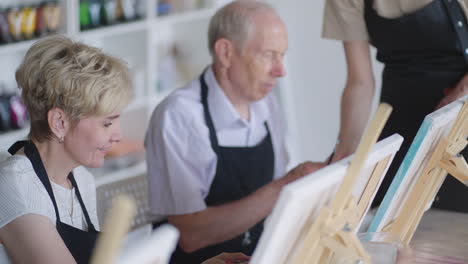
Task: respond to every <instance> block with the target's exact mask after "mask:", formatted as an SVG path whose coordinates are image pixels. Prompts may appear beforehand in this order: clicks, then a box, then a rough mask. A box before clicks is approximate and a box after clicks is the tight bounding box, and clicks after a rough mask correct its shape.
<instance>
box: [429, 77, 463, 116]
mask: <svg viewBox="0 0 468 264" xmlns="http://www.w3.org/2000/svg"><path fill="white" fill-rule="evenodd" d="M444 93H445V96H444V98H442V100H441V101H440V103H439V104H438V105H437V106H436V107H435V109H439V108H441V107H443V106H445V105H447V104H449V103H451V102H453V101H455V100H457V99H458V98H461V97H463V96H465V95H467V94H468V73H467V74H465V76H464V77H463V78H462V79H461V80H460V81H459V82H458V84H457V85H456V86H455V87H453V88H448V89H445V90H444Z"/></svg>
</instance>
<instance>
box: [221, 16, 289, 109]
mask: <svg viewBox="0 0 468 264" xmlns="http://www.w3.org/2000/svg"><path fill="white" fill-rule="evenodd" d="M253 21H254V25H253V26H252V30H251V32H250V35H249V38H248V39H247V40H246V42H245V44H244V46H243V47H241V48H239V49H234V52H233V56H232V60H231V67H230V69H229V70H228V75H229V79H230V80H231V82H232V83H233V84H234V87H235V90H236V92H237V96H236V97H237V98H238V99H240V100H241V102H243V103H251V102H254V101H258V100H260V99H262V98H264V97H265V96H267V95H268V94H269V93H270V92H271V91H272V89H273V87H274V86H275V85H276V79H277V78H279V77H282V76H284V75H285V70H284V66H283V57H284V54H285V52H286V50H287V48H288V36H287V32H286V26H285V25H284V23H283V22H282V21H281V20H280V18H278V17H277V16H276V15H274V14H270V13H265V14H263V13H262V14H259V15H257V16H255V17H254V19H253ZM241 49H242V50H241Z"/></svg>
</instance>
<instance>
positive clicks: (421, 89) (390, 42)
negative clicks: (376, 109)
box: [365, 0, 468, 212]
mask: <svg viewBox="0 0 468 264" xmlns="http://www.w3.org/2000/svg"><path fill="white" fill-rule="evenodd" d="M365 20H366V25H367V30H368V33H369V37H370V42H371V44H372V45H373V46H375V47H376V48H377V60H379V61H381V62H383V63H384V64H385V68H384V71H383V75H382V93H381V97H380V99H381V101H383V102H387V103H389V104H390V105H392V106H393V112H392V114H391V115H390V119H389V121H388V123H387V125H386V126H385V128H384V131H383V132H382V135H381V138H385V137H387V136H390V135H392V134H394V133H399V134H401V135H402V136H403V137H404V142H403V145H402V147H401V148H400V151H399V152H398V153H397V155H396V156H395V159H394V161H393V163H392V165H391V167H390V169H389V171H388V173H387V176H386V177H385V179H384V181H383V183H382V186H381V187H380V189H379V191H378V193H377V195H376V198H375V200H374V205H378V204H380V202H381V201H382V199H383V197H384V195H385V192H386V191H387V189H388V187H389V186H390V183H391V181H392V179H393V177H394V175H395V174H396V172H397V170H398V167H399V166H400V164H401V162H402V160H403V158H404V156H405V154H406V153H407V151H408V149H409V146H410V145H411V143H412V141H413V138H414V137H415V135H416V133H417V131H418V129H419V127H420V125H421V124H422V121H423V119H424V117H425V116H426V115H427V114H429V113H431V112H433V111H434V110H435V109H434V108H435V107H436V106H437V104H438V103H439V102H440V101H441V100H442V98H443V97H444V94H443V90H444V89H445V88H451V87H454V86H455V85H456V84H457V83H458V82H459V81H460V80H461V78H462V77H463V76H464V75H465V74H466V73H467V68H468V67H467V65H468V30H467V28H466V26H468V25H467V21H466V18H465V15H464V13H463V10H462V9H461V6H460V4H459V3H458V2H457V0H434V1H433V2H431V3H430V4H428V5H426V6H425V7H423V8H421V9H419V10H417V11H415V12H413V13H410V14H406V15H404V16H402V17H399V18H395V19H391V18H384V17H381V16H379V15H378V14H377V12H376V11H375V10H374V8H373V0H365ZM465 152H466V150H465ZM465 156H466V154H465ZM467 200H468V188H466V187H465V186H464V185H463V184H462V183H460V182H459V181H458V180H456V179H455V178H453V177H451V176H449V177H447V178H446V180H445V182H444V184H443V185H442V187H441V189H440V191H439V193H438V195H437V198H436V200H435V202H434V204H433V207H436V208H441V209H448V210H456V211H462V212H468V204H467V203H466V201H467Z"/></svg>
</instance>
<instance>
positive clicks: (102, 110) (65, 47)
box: [16, 35, 132, 142]
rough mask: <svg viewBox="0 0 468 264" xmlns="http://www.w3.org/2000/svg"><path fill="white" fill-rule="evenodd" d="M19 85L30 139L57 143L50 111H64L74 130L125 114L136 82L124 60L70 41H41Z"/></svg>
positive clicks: (21, 68) (20, 74)
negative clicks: (88, 121)
mask: <svg viewBox="0 0 468 264" xmlns="http://www.w3.org/2000/svg"><path fill="white" fill-rule="evenodd" d="M16 82H17V83H18V86H19V88H20V89H22V98H23V100H24V104H25V105H26V108H27V109H28V112H29V115H30V119H31V131H30V134H29V137H30V139H34V140H37V141H39V142H42V141H44V140H50V139H52V136H53V135H52V132H51V130H50V127H49V123H48V120H47V114H48V112H49V110H51V109H53V108H60V109H62V110H63V111H64V112H65V113H66V115H67V116H68V118H69V120H70V121H71V123H72V125H76V124H77V123H78V122H79V120H80V119H82V118H84V117H87V116H92V115H106V114H110V113H112V112H114V111H120V110H122V109H123V108H124V107H125V106H126V105H127V104H128V102H129V101H130V98H131V90H132V87H131V86H132V81H131V76H130V73H129V70H128V68H127V66H126V64H125V62H123V61H122V60H120V59H118V58H115V57H113V56H109V55H107V54H105V53H103V52H102V51H101V50H99V49H97V48H94V47H90V46H87V45H85V44H83V43H79V42H73V41H72V40H70V39H69V38H67V37H64V36H60V35H55V36H51V37H46V38H44V39H41V40H39V41H37V42H36V43H35V44H34V45H33V46H32V47H31V48H30V49H29V50H28V52H27V53H26V56H25V57H24V59H23V61H22V63H21V65H20V66H19V68H18V69H17V70H16Z"/></svg>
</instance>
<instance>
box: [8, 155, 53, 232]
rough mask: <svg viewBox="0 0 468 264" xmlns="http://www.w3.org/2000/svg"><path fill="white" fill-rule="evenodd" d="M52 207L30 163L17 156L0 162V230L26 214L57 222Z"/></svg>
mask: <svg viewBox="0 0 468 264" xmlns="http://www.w3.org/2000/svg"><path fill="white" fill-rule="evenodd" d="M53 210H54V209H53V206H52V203H51V202H50V198H49V196H48V194H47V191H46V190H45V188H44V187H43V185H42V183H41V181H40V180H39V178H38V177H37V176H36V174H35V172H34V169H33V167H32V164H31V162H30V161H29V159H28V158H27V157H25V156H23V155H13V156H10V157H8V158H7V159H5V160H3V161H1V162H0V227H2V226H4V225H6V224H8V223H9V222H11V221H12V220H14V219H16V218H18V217H20V216H22V215H25V214H39V215H43V216H46V217H49V218H50V219H51V220H52V221H54V217H55V214H54V211H53Z"/></svg>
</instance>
